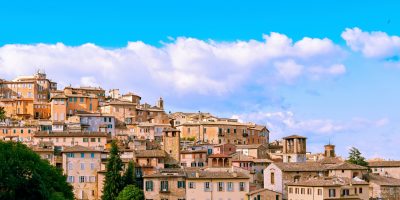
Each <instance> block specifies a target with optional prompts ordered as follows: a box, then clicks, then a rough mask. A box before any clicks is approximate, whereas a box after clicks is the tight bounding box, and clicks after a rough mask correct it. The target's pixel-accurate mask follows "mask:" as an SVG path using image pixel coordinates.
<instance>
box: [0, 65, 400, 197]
mask: <svg viewBox="0 0 400 200" xmlns="http://www.w3.org/2000/svg"><path fill="white" fill-rule="evenodd" d="M141 100H142V98H141V96H140V95H139V94H136V93H133V92H129V93H126V94H121V93H120V91H119V89H109V90H105V89H103V88H101V87H72V86H68V87H65V88H63V89H60V88H58V87H57V82H55V81H53V80H51V79H49V78H48V77H47V75H46V74H45V73H43V72H40V71H38V72H37V73H35V74H34V75H32V76H20V77H16V78H15V79H14V80H3V79H0V107H3V108H4V111H5V119H4V120H1V121H0V140H3V141H18V142H21V143H23V144H26V145H27V146H28V147H29V148H31V149H32V150H33V151H35V152H36V153H37V154H39V155H40V156H41V157H42V158H43V159H45V160H48V161H49V163H50V164H51V165H54V166H55V167H57V168H60V169H62V170H63V173H64V174H65V176H66V177H67V181H68V182H69V183H70V184H71V185H72V186H73V192H74V195H75V198H76V199H100V198H101V196H102V194H103V186H104V179H105V172H106V171H107V169H106V162H107V158H108V156H109V153H110V144H111V142H112V141H115V142H116V143H117V144H118V147H119V150H120V152H121V153H120V157H121V159H122V161H123V164H124V166H127V165H128V163H129V162H130V161H132V162H134V163H135V165H134V166H135V174H136V182H137V185H138V186H139V187H140V188H142V189H143V192H144V196H145V199H147V200H164V199H168V200H184V199H187V200H206V199H208V200H236V199H238V200H245V199H246V200H247V199H248V200H260V199H274V200H275V199H276V200H280V199H290V200H298V199H306V200H307V199H314V200H317V199H363V200H366V199H370V198H372V199H382V198H383V199H394V200H395V199H400V161H385V160H375V161H370V162H369V163H368V165H367V166H362V165H357V164H354V163H351V162H348V161H346V158H342V157H339V156H337V155H336V153H335V145H334V144H326V145H325V146H323V147H321V151H320V152H314V153H312V154H311V153H309V152H308V151H307V138H306V137H304V136H300V135H296V134H287V136H286V137H283V138H281V139H279V140H276V141H270V134H273V133H270V130H269V129H268V127H267V126H266V125H263V124H256V123H253V122H240V121H238V120H237V119H230V118H224V117H219V116H215V115H214V114H212V113H208V112H193V113H188V112H166V111H165V110H164V104H165V103H164V100H163V99H162V98H159V99H158V101H157V102H156V103H155V105H151V104H148V103H143V102H141ZM125 168H126V167H125ZM125 168H124V169H125Z"/></svg>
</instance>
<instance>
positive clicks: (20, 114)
mask: <svg viewBox="0 0 400 200" xmlns="http://www.w3.org/2000/svg"><path fill="white" fill-rule="evenodd" d="M55 90H57V83H55V82H52V81H51V80H49V79H47V77H46V74H45V73H42V72H40V71H38V72H37V73H36V74H34V75H33V76H20V77H17V78H16V79H14V80H12V81H5V80H1V81H0V106H1V107H4V108H5V111H6V116H7V117H12V118H17V119H33V118H35V119H48V118H49V117H50V105H49V104H48V101H49V98H50V92H51V91H55Z"/></svg>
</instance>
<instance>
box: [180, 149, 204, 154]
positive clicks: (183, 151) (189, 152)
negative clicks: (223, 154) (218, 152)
mask: <svg viewBox="0 0 400 200" xmlns="http://www.w3.org/2000/svg"><path fill="white" fill-rule="evenodd" d="M192 153H207V150H203V149H199V150H182V151H181V154H192Z"/></svg>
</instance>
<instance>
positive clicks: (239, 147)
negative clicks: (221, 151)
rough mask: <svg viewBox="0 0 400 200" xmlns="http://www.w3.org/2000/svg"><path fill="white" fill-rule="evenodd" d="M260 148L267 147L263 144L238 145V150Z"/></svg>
mask: <svg viewBox="0 0 400 200" xmlns="http://www.w3.org/2000/svg"><path fill="white" fill-rule="evenodd" d="M259 147H265V146H264V145H263V144H244V145H236V149H258V148H259Z"/></svg>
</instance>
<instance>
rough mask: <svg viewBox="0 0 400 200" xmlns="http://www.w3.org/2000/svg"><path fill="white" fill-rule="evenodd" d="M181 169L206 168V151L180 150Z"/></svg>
mask: <svg viewBox="0 0 400 200" xmlns="http://www.w3.org/2000/svg"><path fill="white" fill-rule="evenodd" d="M181 166H182V167H204V166H207V150H205V149H204V150H182V151H181Z"/></svg>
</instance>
